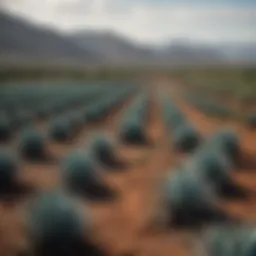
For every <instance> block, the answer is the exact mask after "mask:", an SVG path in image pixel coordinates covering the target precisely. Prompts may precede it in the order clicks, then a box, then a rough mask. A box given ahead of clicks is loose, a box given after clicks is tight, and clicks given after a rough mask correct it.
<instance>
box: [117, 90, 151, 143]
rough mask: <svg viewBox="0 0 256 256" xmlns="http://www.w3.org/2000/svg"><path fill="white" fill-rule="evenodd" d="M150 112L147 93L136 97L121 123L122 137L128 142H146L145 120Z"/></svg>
mask: <svg viewBox="0 0 256 256" xmlns="http://www.w3.org/2000/svg"><path fill="white" fill-rule="evenodd" d="M147 113H148V100H147V97H146V95H144V94H143V95H140V97H138V98H136V100H135V101H134V103H133V105H132V107H131V108H130V109H128V111H127V112H126V113H125V116H124V120H123V122H122V124H121V131H120V137H121V139H122V140H123V141H124V142H126V143H131V144H144V143H145V142H146V140H147V138H146V137H147V136H146V131H145V122H146V118H147Z"/></svg>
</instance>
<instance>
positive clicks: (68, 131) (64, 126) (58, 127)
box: [49, 117, 73, 141]
mask: <svg viewBox="0 0 256 256" xmlns="http://www.w3.org/2000/svg"><path fill="white" fill-rule="evenodd" d="M72 128H73V127H72V124H71V121H70V119H68V118H65V117H61V118H59V119H56V120H54V121H53V122H52V123H51V124H50V128H49V134H50V137H51V138H52V139H53V140H56V141H67V140H69V139H70V138H71V137H72V135H73V129H72Z"/></svg>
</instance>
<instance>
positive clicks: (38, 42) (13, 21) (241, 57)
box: [0, 12, 256, 66]
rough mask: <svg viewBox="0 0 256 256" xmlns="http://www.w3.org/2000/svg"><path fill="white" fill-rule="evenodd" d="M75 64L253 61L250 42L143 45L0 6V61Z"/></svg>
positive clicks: (254, 49)
mask: <svg viewBox="0 0 256 256" xmlns="http://www.w3.org/2000/svg"><path fill="white" fill-rule="evenodd" d="M24 63H36V64H38V63H43V64H44V65H79V66H95V65H96V66H97V65H110V66H129V65H132V66H133V65H139V66H148V65H150V66H151V65H164V66H176V65H206V64H219V63H238V64H247V63H256V43H247V44H235V43H227V44H222V45H208V44H202V43H198V42H190V41H184V40H175V41H172V42H170V43H169V44H167V45H165V46H162V47H160V46H159V47H155V46H152V47H150V46H144V45H139V44H136V43H135V42H133V41H131V40H129V39H127V38H125V37H123V36H120V35H117V34H115V33H113V32H109V31H102V32H101V31H98V32H96V31H87V30H84V31H77V32H72V33H71V34H63V33H59V32H56V31H53V30H49V29H48V28H43V27H39V26H36V25H34V24H31V23H28V22H27V21H25V20H22V19H20V18H15V17H12V16H10V15H8V14H6V13H4V12H0V64H1V65H7V64H9V65H20V64H24Z"/></svg>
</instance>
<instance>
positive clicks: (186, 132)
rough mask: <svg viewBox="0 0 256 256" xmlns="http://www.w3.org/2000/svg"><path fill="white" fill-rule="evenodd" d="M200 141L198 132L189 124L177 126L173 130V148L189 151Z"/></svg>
mask: <svg viewBox="0 0 256 256" xmlns="http://www.w3.org/2000/svg"><path fill="white" fill-rule="evenodd" d="M200 141H201V136H200V134H199V133H198V132H197V130H196V129H195V128H194V127H193V126H191V125H189V124H184V125H182V126H179V127H178V128H177V129H175V130H174V132H173V144H174V148H175V149H176V150H178V151H182V152H191V151H193V150H194V149H195V148H196V147H197V146H198V145H199V143H200Z"/></svg>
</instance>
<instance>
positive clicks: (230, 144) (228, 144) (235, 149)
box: [211, 130, 241, 164]
mask: <svg viewBox="0 0 256 256" xmlns="http://www.w3.org/2000/svg"><path fill="white" fill-rule="evenodd" d="M211 146H212V147H215V148H216V150H219V151H220V152H222V153H223V154H225V155H226V156H227V157H228V158H229V159H230V161H232V163H233V164H237V163H238V162H239V160H240V157H241V147H240V141H239V138H238V136H237V134H236V133H235V132H233V131H231V130H223V131H220V132H218V133H216V134H215V135H214V137H213V138H212V142H211Z"/></svg>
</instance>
